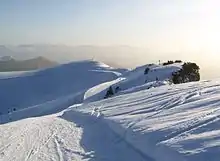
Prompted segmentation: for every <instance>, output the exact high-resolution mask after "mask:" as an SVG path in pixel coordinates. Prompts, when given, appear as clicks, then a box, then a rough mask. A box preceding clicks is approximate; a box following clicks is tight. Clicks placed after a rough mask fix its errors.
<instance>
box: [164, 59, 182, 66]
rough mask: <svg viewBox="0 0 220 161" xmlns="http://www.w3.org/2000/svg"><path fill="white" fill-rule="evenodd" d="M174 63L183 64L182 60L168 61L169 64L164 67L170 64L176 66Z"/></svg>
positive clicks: (166, 63)
mask: <svg viewBox="0 0 220 161" xmlns="http://www.w3.org/2000/svg"><path fill="white" fill-rule="evenodd" d="M174 63H182V60H175V61H173V60H168V61H167V62H165V63H163V66H165V65H170V64H174Z"/></svg>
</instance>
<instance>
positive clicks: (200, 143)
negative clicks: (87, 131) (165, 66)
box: [79, 81, 220, 161]
mask: <svg viewBox="0 0 220 161" xmlns="http://www.w3.org/2000/svg"><path fill="white" fill-rule="evenodd" d="M219 84H220V83H219V82H216V81H212V82H206V81H204V82H199V83H187V84H182V85H173V86H169V85H167V86H162V87H158V88H154V89H149V90H142V91H139V92H136V93H131V94H125V95H120V96H118V97H114V98H110V99H108V100H104V101H99V102H94V103H91V104H88V105H83V106H82V107H81V108H79V109H80V111H81V112H83V113H90V112H91V111H93V109H94V108H95V107H97V108H98V109H99V112H100V113H101V115H102V118H103V119H104V120H103V121H104V122H106V123H107V124H108V125H109V127H110V128H111V129H112V130H113V131H115V132H116V133H117V134H119V135H120V136H121V138H123V140H126V141H127V142H128V143H129V144H131V145H132V146H134V147H135V148H136V149H138V150H139V151H140V152H142V153H144V154H145V155H146V156H150V157H151V158H154V159H155V160H157V161H176V160H180V161H185V160H187V161H195V160H199V161H207V160H211V161H217V160H218V159H219V152H220V151H219V148H218V146H220V144H219V143H220V142H219V131H220V127H219V126H218V124H219V123H220V109H219V105H220V103H219V99H220V85H219ZM100 107H101V108H100Z"/></svg>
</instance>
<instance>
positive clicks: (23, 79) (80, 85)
mask: <svg viewBox="0 0 220 161" xmlns="http://www.w3.org/2000/svg"><path fill="white" fill-rule="evenodd" d="M108 69H109V67H107V68H106V67H104V65H103V64H100V63H99V62H94V61H80V62H73V63H69V64H64V65H60V66H58V67H54V68H49V69H45V70H38V71H34V72H28V73H23V74H21V75H19V74H17V73H15V75H16V76H14V77H13V76H12V75H13V74H12V75H10V76H9V77H8V78H7V79H0V89H1V90H0V102H1V108H0V112H1V114H6V113H8V112H9V113H10V112H12V111H14V110H19V109H24V108H27V107H31V106H35V105H38V104H43V103H45V102H48V101H52V100H55V99H59V98H60V97H66V96H68V95H73V94H76V93H79V92H81V93H82V96H81V101H82V100H83V95H84V94H83V93H84V92H85V91H86V90H87V89H89V88H91V87H93V86H95V85H98V84H100V83H103V82H106V81H110V80H114V79H116V78H117V77H118V75H119V74H118V73H117V72H114V71H109V70H108ZM111 70H112V69H111ZM21 93H22V94H21ZM11 98H13V99H11ZM76 103H78V102H76Z"/></svg>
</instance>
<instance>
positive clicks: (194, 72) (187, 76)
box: [172, 62, 200, 84]
mask: <svg viewBox="0 0 220 161" xmlns="http://www.w3.org/2000/svg"><path fill="white" fill-rule="evenodd" d="M199 69H200V68H199V66H198V65H197V64H196V63H189V62H188V63H184V64H183V66H182V69H181V70H179V71H177V72H174V73H172V80H173V83H174V84H179V83H186V82H193V81H199V80H200V73H199Z"/></svg>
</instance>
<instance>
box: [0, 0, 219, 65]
mask: <svg viewBox="0 0 220 161" xmlns="http://www.w3.org/2000/svg"><path fill="white" fill-rule="evenodd" d="M219 7H220V1H219V0H1V1H0V44H3V45H18V44H35V43H37V44H44V43H46V44H66V45H74V46H75V45H99V46H100V45H101V46H103V45H107V46H108V45H129V46H135V47H143V48H146V49H147V50H148V51H152V52H156V53H161V54H166V53H174V54H180V55H181V54H186V53H187V56H189V57H190V58H191V59H195V60H197V59H198V60H199V61H200V62H202V61H205V60H207V59H206V57H209V59H210V61H211V60H213V61H216V63H217V64H218V61H220V58H219V56H220V54H219V52H220V45H219V42H220V32H219V29H220V9H219ZM217 64H216V65H217Z"/></svg>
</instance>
